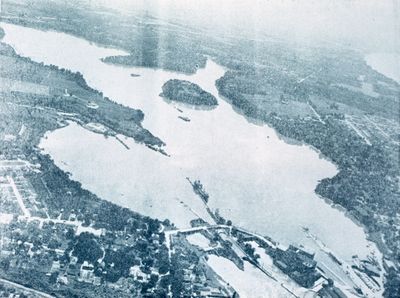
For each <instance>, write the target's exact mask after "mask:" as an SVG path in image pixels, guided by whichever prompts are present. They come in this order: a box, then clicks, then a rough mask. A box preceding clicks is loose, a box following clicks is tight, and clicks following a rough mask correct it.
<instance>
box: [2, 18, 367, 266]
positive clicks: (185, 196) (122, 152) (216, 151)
mask: <svg viewBox="0 0 400 298" xmlns="http://www.w3.org/2000/svg"><path fill="white" fill-rule="evenodd" d="M1 26H2V27H3V29H4V30H5V32H6V35H5V37H4V42H6V43H9V44H10V45H12V46H13V47H14V49H15V50H16V51H17V53H19V54H20V55H22V56H26V57H30V58H31V59H33V60H34V61H37V62H43V63H45V64H55V65H58V66H59V67H63V68H66V69H70V70H72V71H79V72H81V73H82V74H83V76H84V78H85V79H86V81H87V82H88V84H89V85H90V86H91V87H93V88H95V89H97V90H99V91H102V92H103V94H104V95H105V96H108V97H109V98H111V99H112V100H114V101H116V102H118V103H121V104H124V105H127V106H130V107H133V108H138V109H141V110H142V111H143V112H144V114H145V119H144V121H143V126H144V127H145V128H147V129H149V130H150V131H151V132H152V133H153V134H154V135H156V136H158V137H160V138H161V139H162V140H163V141H164V142H165V143H166V144H167V145H166V148H165V150H166V151H167V152H168V153H169V154H170V155H171V157H166V156H164V155H162V154H160V153H157V152H154V151H152V150H150V149H148V148H147V147H146V146H144V145H142V144H138V143H135V142H134V141H133V140H132V139H127V138H124V137H122V138H123V139H124V142H126V143H127V144H128V146H129V147H130V150H127V149H126V148H125V147H124V146H122V145H121V144H120V143H119V142H118V141H117V140H115V139H114V138H105V137H104V136H102V135H100V134H95V133H93V132H90V131H88V130H85V129H84V128H82V127H81V126H79V125H77V124H75V123H71V124H70V125H68V126H66V127H64V128H61V129H58V130H56V131H53V132H49V133H47V135H46V136H45V138H43V139H42V141H41V143H40V147H41V148H42V149H43V150H44V152H46V153H48V154H50V156H51V158H52V159H53V160H54V161H55V163H56V164H57V165H58V166H59V167H60V168H62V169H63V170H65V171H68V172H70V173H71V174H72V176H71V177H72V179H74V180H77V181H79V182H81V183H82V185H83V187H84V188H86V189H88V190H90V191H92V192H93V193H95V194H97V195H98V196H100V197H101V198H104V199H107V200H109V201H112V202H115V203H117V204H120V205H123V206H125V207H129V208H131V209H132V210H135V211H137V212H140V213H142V214H145V215H149V216H152V217H157V218H160V219H165V218H168V219H169V220H171V222H173V223H175V224H176V225H177V226H179V227H186V226H189V221H190V220H191V219H193V218H196V217H197V216H201V217H204V218H205V219H208V215H207V213H206V212H205V210H204V208H203V205H202V203H201V202H200V199H199V198H198V197H197V196H195V195H194V194H193V191H192V189H191V186H190V184H189V183H188V182H187V181H186V179H185V177H190V178H191V179H200V180H201V182H202V183H203V184H204V186H205V189H206V190H207V191H208V192H209V193H210V206H211V207H212V208H213V209H216V208H218V209H219V211H220V214H221V215H222V216H224V217H225V218H226V219H231V220H232V221H233V222H234V224H236V225H238V226H241V227H244V228H247V229H248V230H251V231H256V232H258V233H260V234H262V235H269V236H271V237H273V238H274V239H275V240H278V241H279V242H281V243H284V244H289V243H297V244H303V245H305V246H307V247H310V248H315V243H313V242H312V241H311V240H310V239H309V238H307V237H305V234H304V233H303V232H302V228H301V227H302V226H306V227H308V228H309V229H310V231H311V232H312V233H313V234H315V235H317V236H318V237H319V238H320V239H321V240H322V241H323V242H324V243H325V244H326V245H327V246H328V247H329V248H330V249H332V250H333V251H334V252H335V253H336V254H337V255H339V256H340V257H341V258H343V259H346V260H350V259H351V256H352V255H354V254H358V255H359V256H365V255H366V254H367V253H369V252H370V251H371V250H373V249H375V246H374V245H371V243H370V242H368V241H367V240H366V235H365V233H364V231H363V229H362V228H361V227H359V226H357V225H356V224H355V223H354V222H352V221H351V220H350V219H349V218H347V217H346V216H345V214H344V213H343V212H342V211H339V210H338V209H336V208H333V207H332V206H331V205H329V204H327V203H326V202H325V201H324V200H322V199H321V198H319V197H317V196H316V194H315V193H314V189H315V187H316V185H317V183H318V181H319V180H320V179H323V178H325V177H332V176H334V175H335V174H336V173H337V169H336V167H335V165H333V164H332V163H330V162H329V161H327V160H325V159H322V158H321V157H320V156H319V153H318V152H316V151H315V150H313V149H312V148H310V147H308V146H304V145H293V144H288V143H286V142H284V141H283V140H282V139H280V138H279V136H278V135H277V134H276V133H275V131H274V130H273V129H272V128H270V127H268V126H266V125H259V124H255V123H254V122H252V121H248V119H246V118H245V117H243V116H242V115H240V114H238V113H237V112H235V110H234V109H233V108H232V106H231V105H230V104H229V103H227V102H226V101H224V100H223V99H221V98H220V97H219V96H218V92H217V90H216V87H215V80H217V79H218V78H220V77H221V76H222V75H223V74H224V71H225V70H224V69H223V68H222V67H221V66H219V65H218V64H216V63H214V62H213V61H212V60H208V62H207V65H206V67H205V68H204V69H200V70H198V71H197V73H196V74H194V75H184V74H178V73H173V72H168V71H164V70H155V69H146V68H134V67H129V68H128V67H120V66H114V65H107V64H104V63H102V62H101V61H100V58H102V57H105V56H108V55H117V54H124V52H123V51H119V50H115V49H110V48H102V47H100V46H97V45H95V44H92V43H89V42H88V41H85V40H83V39H79V38H76V37H73V36H70V35H67V34H63V33H57V32H52V31H46V32H45V31H40V30H35V29H31V28H26V27H21V26H15V25H11V24H5V23H2V24H1ZM132 73H134V74H138V75H140V76H135V77H132V76H131V74H132ZM172 78H177V79H186V80H190V81H191V82H194V83H196V84H198V85H200V86H201V87H202V88H203V89H205V90H207V91H209V92H211V93H212V94H214V95H215V96H216V98H217V99H218V103H219V105H218V107H217V108H215V109H213V110H196V109H192V108H190V107H188V106H185V105H178V104H171V103H168V102H166V101H164V100H163V99H162V98H161V97H159V93H160V92H161V86H162V85H163V83H165V82H166V81H167V80H168V79H172ZM178 109H180V110H182V112H180V111H179V110H178ZM178 116H185V117H188V118H190V119H191V121H190V122H186V121H183V120H182V119H180V118H178Z"/></svg>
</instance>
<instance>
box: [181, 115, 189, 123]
mask: <svg viewBox="0 0 400 298" xmlns="http://www.w3.org/2000/svg"><path fill="white" fill-rule="evenodd" d="M178 118H179V119H182V120H183V121H186V122H190V119H189V118H188V117H184V116H178Z"/></svg>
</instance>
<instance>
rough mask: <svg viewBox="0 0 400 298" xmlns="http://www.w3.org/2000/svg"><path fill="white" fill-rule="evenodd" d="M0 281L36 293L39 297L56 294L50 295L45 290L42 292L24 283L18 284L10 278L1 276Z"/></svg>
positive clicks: (50, 296) (44, 297) (48, 297)
mask: <svg viewBox="0 0 400 298" xmlns="http://www.w3.org/2000/svg"><path fill="white" fill-rule="evenodd" d="M0 283H4V284H6V285H9V286H11V287H14V288H17V289H20V290H23V291H26V292H29V293H31V294H34V295H36V296H39V297H43V298H54V296H52V295H49V294H47V293H44V292H41V291H38V290H34V289H31V288H28V287H25V286H23V285H20V284H17V283H15V282H12V281H9V280H7V279H4V278H0ZM34 297H35V296H34Z"/></svg>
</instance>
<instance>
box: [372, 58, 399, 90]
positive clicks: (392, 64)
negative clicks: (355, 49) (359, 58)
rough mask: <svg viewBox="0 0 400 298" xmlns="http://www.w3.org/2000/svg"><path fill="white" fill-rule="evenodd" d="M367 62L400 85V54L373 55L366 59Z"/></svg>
mask: <svg viewBox="0 0 400 298" xmlns="http://www.w3.org/2000/svg"><path fill="white" fill-rule="evenodd" d="M365 61H366V62H367V64H368V65H369V66H371V67H372V68H373V69H375V70H376V71H378V72H380V73H382V74H384V75H385V76H387V77H389V78H391V79H393V80H395V81H396V82H398V83H400V54H396V53H372V54H368V55H367V56H366V57H365Z"/></svg>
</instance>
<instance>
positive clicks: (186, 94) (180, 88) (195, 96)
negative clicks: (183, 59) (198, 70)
mask: <svg viewBox="0 0 400 298" xmlns="http://www.w3.org/2000/svg"><path fill="white" fill-rule="evenodd" d="M160 96H162V97H164V98H167V99H169V100H172V101H179V102H184V103H187V104H190V105H196V106H215V105H217V104H218V102H217V99H216V98H215V97H214V96H213V95H212V94H211V93H208V92H207V91H204V90H203V89H201V88H200V86H198V85H196V84H194V83H191V82H189V81H184V80H169V81H167V82H166V83H165V84H164V85H163V86H162V93H161V94H160Z"/></svg>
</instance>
